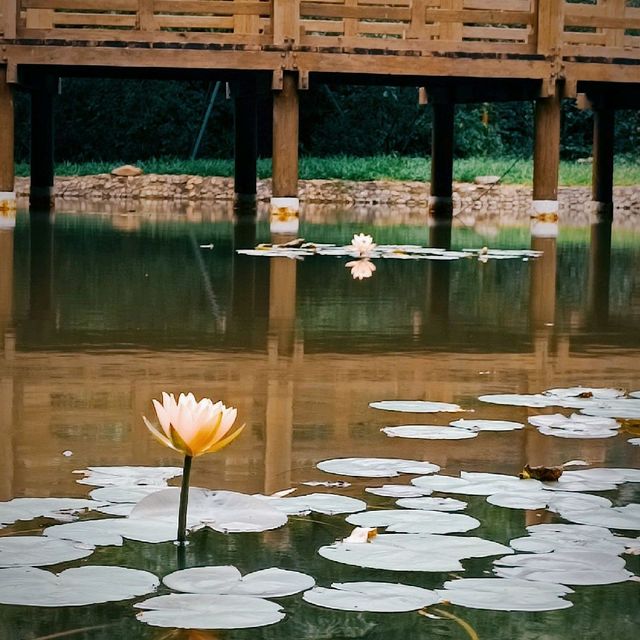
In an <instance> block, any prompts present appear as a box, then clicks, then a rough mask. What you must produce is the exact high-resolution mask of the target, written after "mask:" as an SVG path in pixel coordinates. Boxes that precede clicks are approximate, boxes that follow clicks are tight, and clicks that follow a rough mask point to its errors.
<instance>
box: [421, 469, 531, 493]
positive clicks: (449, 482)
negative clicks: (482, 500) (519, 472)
mask: <svg viewBox="0 0 640 640" xmlns="http://www.w3.org/2000/svg"><path fill="white" fill-rule="evenodd" d="M460 476H461V477H460V478H454V477H451V476H440V475H438V476H423V477H420V478H414V479H413V480H412V481H411V484H415V485H416V487H419V488H420V489H431V490H432V491H441V492H443V493H460V494H463V495H470V496H489V495H492V494H495V493H503V492H514V491H515V492H529V491H539V490H540V489H541V488H542V483H541V482H539V481H538V480H531V479H528V480H521V479H520V478H517V477H516V476H508V475H504V474H498V473H473V472H466V471H462V472H461V473H460Z"/></svg>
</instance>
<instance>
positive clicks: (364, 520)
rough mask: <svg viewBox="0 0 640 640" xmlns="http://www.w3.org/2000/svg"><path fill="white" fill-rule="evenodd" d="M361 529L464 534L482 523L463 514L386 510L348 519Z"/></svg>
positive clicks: (365, 513)
mask: <svg viewBox="0 0 640 640" xmlns="http://www.w3.org/2000/svg"><path fill="white" fill-rule="evenodd" d="M347 522H348V523H349V524H353V525H356V526H359V527H387V531H389V532H395V533H464V532H465V531H471V529H476V528H478V527H479V526H480V521H479V520H476V519H475V518H472V517H471V516H467V515H464V514H461V513H446V512H442V511H421V510H419V509H384V510H379V511H365V512H364V513H355V514H353V515H351V516H349V517H348V518H347Z"/></svg>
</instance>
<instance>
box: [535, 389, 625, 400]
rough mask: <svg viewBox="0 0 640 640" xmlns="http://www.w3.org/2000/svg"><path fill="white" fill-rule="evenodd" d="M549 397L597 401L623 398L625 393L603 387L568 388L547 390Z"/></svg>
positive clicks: (620, 390) (546, 393)
mask: <svg viewBox="0 0 640 640" xmlns="http://www.w3.org/2000/svg"><path fill="white" fill-rule="evenodd" d="M544 394H545V395H547V396H556V397H558V398H594V399H597V400H611V399H613V398H622V397H623V396H624V391H623V390H622V389H605V388H601V387H567V388H563V389H547V390H546V391H545V392H544Z"/></svg>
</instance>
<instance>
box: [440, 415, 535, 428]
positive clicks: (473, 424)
mask: <svg viewBox="0 0 640 640" xmlns="http://www.w3.org/2000/svg"><path fill="white" fill-rule="evenodd" d="M449 425H450V426H452V427H460V428H462V429H469V430H471V431H515V430H516V429H524V425H523V424H522V422H512V421H511V420H467V419H465V418H460V420H454V421H453V422H450V423H449Z"/></svg>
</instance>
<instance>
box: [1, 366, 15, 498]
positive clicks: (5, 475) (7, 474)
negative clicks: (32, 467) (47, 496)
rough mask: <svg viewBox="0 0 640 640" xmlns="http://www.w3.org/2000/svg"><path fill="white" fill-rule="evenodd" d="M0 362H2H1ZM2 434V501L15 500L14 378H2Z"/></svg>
mask: <svg viewBox="0 0 640 640" xmlns="http://www.w3.org/2000/svg"><path fill="white" fill-rule="evenodd" d="M0 362H2V361H1V360H0ZM0 398H2V402H0V433H1V434H2V447H0V501H2V502H4V501H5V500H11V499H12V498H15V495H14V493H13V462H14V459H13V458H14V454H15V452H14V442H13V432H14V429H13V378H12V377H9V376H7V377H2V378H0Z"/></svg>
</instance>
